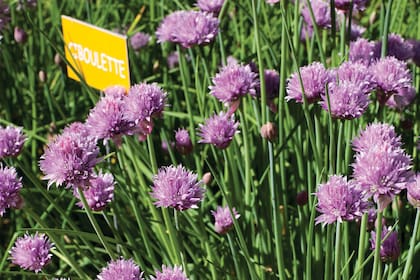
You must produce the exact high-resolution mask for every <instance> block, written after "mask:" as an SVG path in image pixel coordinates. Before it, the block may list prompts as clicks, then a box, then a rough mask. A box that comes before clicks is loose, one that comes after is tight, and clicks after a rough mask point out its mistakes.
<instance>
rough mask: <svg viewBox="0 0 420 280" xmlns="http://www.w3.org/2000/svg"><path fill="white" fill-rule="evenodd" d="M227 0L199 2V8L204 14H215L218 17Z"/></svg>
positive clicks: (203, 0)
mask: <svg viewBox="0 0 420 280" xmlns="http://www.w3.org/2000/svg"><path fill="white" fill-rule="evenodd" d="M223 3H225V0H197V6H198V8H200V10H202V11H203V12H209V13H214V14H215V15H217V14H218V13H219V12H220V10H221V9H222V6H223Z"/></svg>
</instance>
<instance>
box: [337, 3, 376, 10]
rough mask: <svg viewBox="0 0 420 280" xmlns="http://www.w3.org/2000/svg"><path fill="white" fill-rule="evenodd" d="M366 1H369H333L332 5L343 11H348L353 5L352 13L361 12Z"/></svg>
mask: <svg viewBox="0 0 420 280" xmlns="http://www.w3.org/2000/svg"><path fill="white" fill-rule="evenodd" d="M368 1H369V0H335V2H334V4H335V7H336V8H337V9H339V10H343V11H348V10H350V7H351V4H353V11H363V10H364V9H365V7H366V3H367V2H368Z"/></svg>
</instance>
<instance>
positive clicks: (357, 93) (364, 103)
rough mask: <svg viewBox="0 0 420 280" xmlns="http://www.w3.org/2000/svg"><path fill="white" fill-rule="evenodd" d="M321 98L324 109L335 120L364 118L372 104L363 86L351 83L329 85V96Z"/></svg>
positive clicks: (342, 82) (343, 82)
mask: <svg viewBox="0 0 420 280" xmlns="http://www.w3.org/2000/svg"><path fill="white" fill-rule="evenodd" d="M321 98H322V101H321V106H322V108H323V109H324V110H326V111H327V112H330V114H331V116H332V117H333V118H338V119H347V120H350V119H355V118H359V117H360V116H362V115H363V113H364V112H366V110H367V107H368V105H369V103H370V100H369V95H367V94H366V93H365V92H364V90H363V86H362V85H360V84H355V83H352V82H349V81H341V82H340V83H339V84H337V83H331V84H329V87H328V96H327V95H326V94H323V95H321ZM328 98H329V100H328ZM328 101H329V103H328Z"/></svg>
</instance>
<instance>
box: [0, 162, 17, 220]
mask: <svg viewBox="0 0 420 280" xmlns="http://www.w3.org/2000/svg"><path fill="white" fill-rule="evenodd" d="M21 180H22V178H19V177H18V176H17V173H16V169H14V168H13V167H3V166H0V216H3V214H4V213H5V212H6V209H8V208H17V207H18V206H19V203H20V201H21V197H20V195H19V191H20V189H21V188H22V182H21Z"/></svg>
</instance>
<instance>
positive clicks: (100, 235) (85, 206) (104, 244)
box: [77, 187, 115, 259]
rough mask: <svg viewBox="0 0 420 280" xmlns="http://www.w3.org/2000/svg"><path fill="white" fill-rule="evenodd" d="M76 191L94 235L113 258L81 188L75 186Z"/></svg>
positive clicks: (113, 257) (112, 257)
mask: <svg viewBox="0 0 420 280" xmlns="http://www.w3.org/2000/svg"><path fill="white" fill-rule="evenodd" d="M77 192H78V193H79V196H80V200H81V201H82V203H83V207H84V209H85V212H86V215H87V216H88V218H89V221H90V223H91V225H92V227H93V229H94V230H95V232H96V235H97V236H98V238H99V240H100V241H101V243H102V245H103V246H104V248H105V251H106V252H107V253H108V255H109V256H110V257H111V259H115V256H114V253H113V251H112V250H111V248H110V246H109V244H108V242H107V241H106V240H105V236H104V234H103V233H102V230H101V228H100V226H99V225H98V222H97V221H96V219H95V217H94V216H93V214H92V211H91V210H90V207H89V205H88V203H87V201H86V198H85V195H84V193H83V190H82V189H81V188H80V187H78V188H77Z"/></svg>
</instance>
